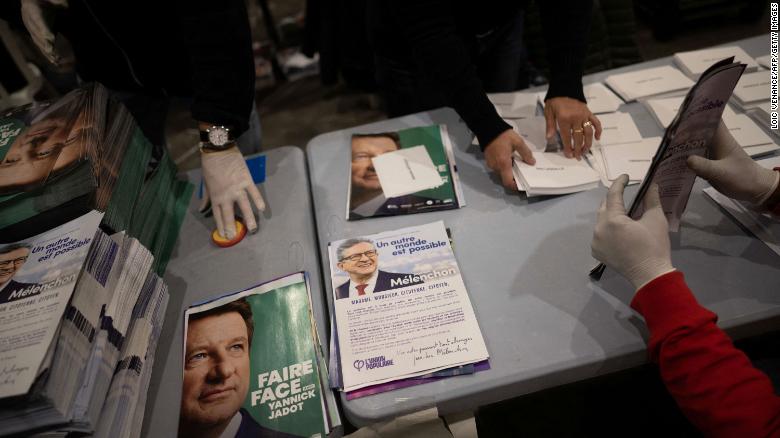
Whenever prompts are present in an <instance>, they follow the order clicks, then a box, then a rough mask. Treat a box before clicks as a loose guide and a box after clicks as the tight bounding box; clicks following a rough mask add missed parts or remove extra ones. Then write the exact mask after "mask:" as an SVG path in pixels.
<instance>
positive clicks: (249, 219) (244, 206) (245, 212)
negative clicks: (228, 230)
mask: <svg viewBox="0 0 780 438" xmlns="http://www.w3.org/2000/svg"><path fill="white" fill-rule="evenodd" d="M238 208H239V210H241V216H243V217H244V223H245V224H246V228H247V230H249V232H250V233H254V232H255V231H257V221H256V220H255V212H254V211H252V205H251V204H250V203H249V197H248V196H247V194H246V192H241V194H240V195H239V196H238Z"/></svg>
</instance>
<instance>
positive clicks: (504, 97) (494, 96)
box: [487, 91, 536, 119]
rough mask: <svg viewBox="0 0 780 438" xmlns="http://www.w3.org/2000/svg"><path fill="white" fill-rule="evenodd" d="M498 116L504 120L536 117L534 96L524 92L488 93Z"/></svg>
mask: <svg viewBox="0 0 780 438" xmlns="http://www.w3.org/2000/svg"><path fill="white" fill-rule="evenodd" d="M487 96H488V99H490V101H491V102H493V105H494V106H495V107H496V111H497V112H498V115H499V116H501V117H502V118H504V119H522V118H526V117H533V116H535V115H536V94H535V93H526V92H520V91H517V92H513V93H488V95H487Z"/></svg>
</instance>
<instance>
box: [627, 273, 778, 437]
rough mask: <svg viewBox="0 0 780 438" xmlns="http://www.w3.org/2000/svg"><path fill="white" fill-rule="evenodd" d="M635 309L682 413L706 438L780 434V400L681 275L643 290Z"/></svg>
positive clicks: (659, 280)
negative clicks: (720, 327)
mask: <svg viewBox="0 0 780 438" xmlns="http://www.w3.org/2000/svg"><path fill="white" fill-rule="evenodd" d="M631 307H633V308H634V309H635V310H636V311H638V312H639V313H640V314H642V316H644V318H645V321H646V323H647V327H648V328H649V330H650V340H649V343H648V350H649V353H650V358H651V360H652V361H653V362H656V363H658V366H659V369H660V372H661V378H662V379H663V381H664V384H665V385H666V388H667V389H668V390H669V393H670V394H671V395H672V397H674V399H675V401H676V402H677V404H678V405H679V407H680V409H682V411H683V412H684V413H685V415H686V416H687V417H688V419H689V420H691V422H693V423H694V424H695V425H696V426H697V427H698V428H699V430H701V431H702V432H703V433H704V434H705V435H706V436H745V437H748V436H750V437H765V436H774V435H775V434H778V433H780V398H778V397H777V396H776V395H775V394H774V391H773V388H772V383H771V382H770V381H769V379H768V378H767V377H766V376H765V375H764V374H763V373H761V372H760V371H758V370H757V369H755V368H753V366H752V364H751V363H750V360H749V359H748V358H747V357H746V356H745V354H744V353H742V352H741V351H740V350H738V349H736V348H735V347H734V345H733V344H732V343H731V340H730V339H729V337H728V336H727V335H726V334H725V333H724V332H723V331H722V330H720V329H719V328H718V326H717V325H716V324H715V322H716V320H717V316H716V315H715V314H714V313H712V312H710V311H708V310H707V309H705V308H703V307H701V306H700V305H699V304H698V303H697V302H696V298H694V296H693V294H692V293H691V291H690V289H688V286H687V285H686V284H685V280H684V278H683V275H682V273H680V272H677V271H675V272H671V273H668V274H665V275H662V276H661V277H658V278H656V279H655V280H653V281H651V282H650V283H648V284H647V285H646V286H644V287H642V288H641V289H640V290H639V291H638V292H637V294H636V296H635V297H634V299H633V301H632V302H631Z"/></svg>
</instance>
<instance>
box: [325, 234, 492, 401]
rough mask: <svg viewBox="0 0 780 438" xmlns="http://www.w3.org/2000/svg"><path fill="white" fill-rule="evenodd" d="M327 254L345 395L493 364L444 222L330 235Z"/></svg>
mask: <svg viewBox="0 0 780 438" xmlns="http://www.w3.org/2000/svg"><path fill="white" fill-rule="evenodd" d="M329 257H330V275H331V282H332V283H331V284H332V290H333V298H334V299H333V303H334V310H335V312H334V313H335V319H334V320H333V322H334V324H333V327H334V329H333V330H334V332H335V334H336V336H333V337H332V339H335V341H332V344H333V343H335V348H332V349H331V354H332V355H334V354H335V355H336V357H337V361H336V362H335V363H334V367H333V368H331V376H334V375H335V377H334V379H332V382H331V384H332V385H336V386H338V387H339V388H341V389H343V390H344V391H346V392H347V394H346V395H347V399H352V398H355V397H359V396H363V395H368V394H373V393H377V392H383V391H389V390H392V389H397V388H402V387H406V386H410V385H416V384H422V383H425V382H430V381H433V380H435V379H439V378H444V377H449V378H454V377H453V376H457V375H461V374H464V373H473V372H475V371H480V370H484V369H487V368H489V364H488V363H487V358H488V352H487V348H486V346H485V342H484V339H483V338H482V333H481V331H480V329H479V325H478V324H477V320H476V317H475V315H474V310H473V308H472V306H471V301H470V300H469V296H468V292H467V291H466V287H465V285H464V283H463V279H462V278H461V275H460V268H459V267H458V263H457V261H456V260H455V255H454V254H453V252H452V247H451V245H450V239H449V236H448V234H447V231H446V230H445V228H444V224H443V223H442V222H434V223H431V224H426V225H419V226H415V227H409V228H403V229H399V230H393V231H387V232H384V233H379V234H374V235H369V236H353V238H350V239H344V240H338V241H334V242H330V244H329ZM371 278H374V280H371ZM386 321H393V322H392V324H389V325H388V324H387V323H386ZM332 363H333V362H332Z"/></svg>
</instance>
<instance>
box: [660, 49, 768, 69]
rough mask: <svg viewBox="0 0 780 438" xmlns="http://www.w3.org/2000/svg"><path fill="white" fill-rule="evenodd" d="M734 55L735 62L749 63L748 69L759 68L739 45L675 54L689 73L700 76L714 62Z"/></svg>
mask: <svg viewBox="0 0 780 438" xmlns="http://www.w3.org/2000/svg"><path fill="white" fill-rule="evenodd" d="M731 56H733V57H734V61H735V62H741V63H743V64H747V71H753V70H755V69H756V68H758V64H757V63H756V60H755V59H753V58H752V57H751V56H750V55H748V54H747V53H746V52H745V51H744V50H742V48H740V47H737V46H728V47H715V48H712V49H703V50H693V51H690V52H680V53H675V54H674V62H675V63H676V64H677V65H679V66H680V68H682V69H683V70H685V71H687V73H688V74H690V75H693V76H699V75H700V74H702V73H704V71H705V70H707V69H708V68H710V66H712V64H714V63H716V62H718V61H722V60H724V59H726V58H728V57H731Z"/></svg>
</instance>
